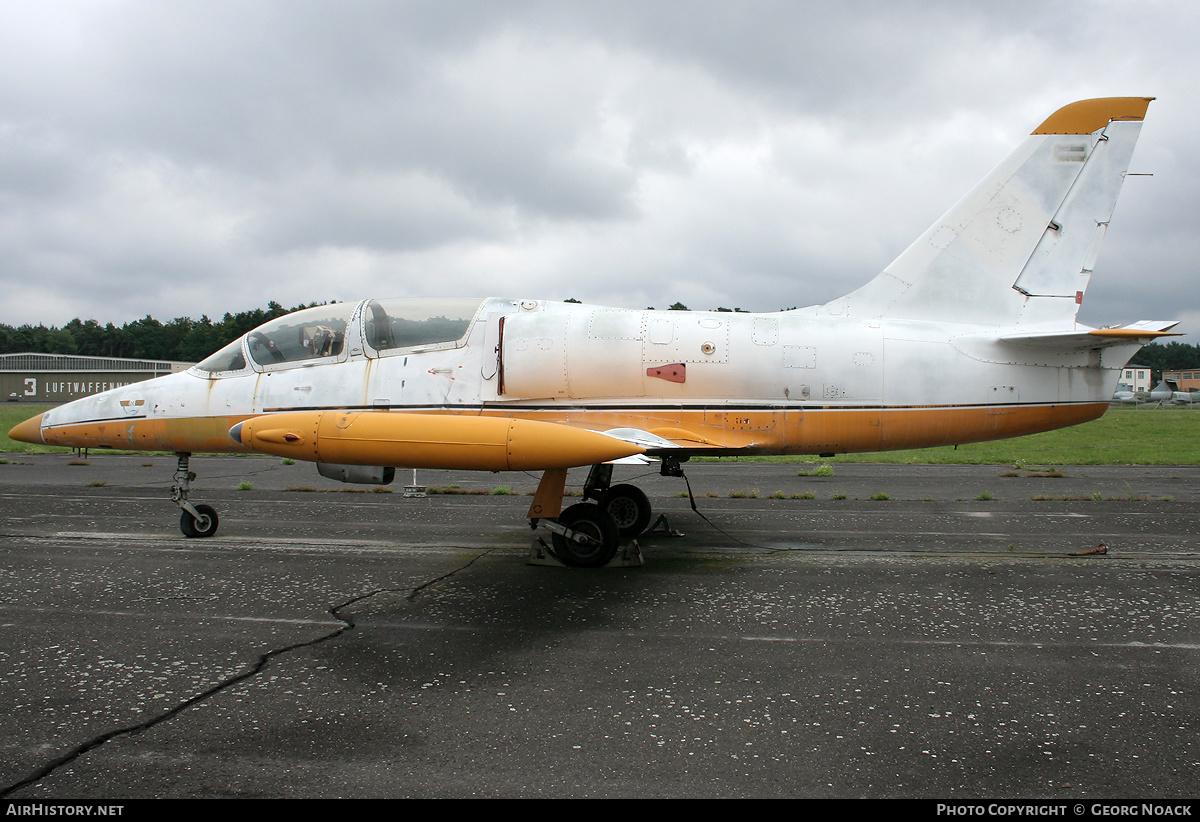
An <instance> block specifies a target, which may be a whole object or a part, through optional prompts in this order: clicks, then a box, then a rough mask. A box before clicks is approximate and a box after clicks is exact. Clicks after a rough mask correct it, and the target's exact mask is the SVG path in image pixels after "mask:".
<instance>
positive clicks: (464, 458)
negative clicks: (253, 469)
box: [229, 411, 645, 471]
mask: <svg viewBox="0 0 1200 822" xmlns="http://www.w3.org/2000/svg"><path fill="white" fill-rule="evenodd" d="M229 435H230V437H232V438H233V440H234V441H235V442H238V443H240V444H242V445H245V446H246V447H248V448H252V449H254V450H255V451H262V452H264V453H267V454H275V455H277V456H282V457H292V458H295V459H303V460H308V461H312V462H318V461H319V462H325V463H336V464H341V465H386V466H393V467H396V468H459V469H467V470H482V471H538V470H545V469H549V468H571V467H575V466H580V465H594V464H597V463H603V462H608V461H609V460H614V459H621V458H622V457H629V456H633V455H634V454H642V453H644V452H645V449H644V448H642V447H641V446H638V445H634V444H632V443H628V442H625V441H624V440H619V439H617V438H615V437H610V436H608V435H606V434H601V433H597V432H595V431H587V430H584V429H579V428H572V427H570V426H566V425H559V424H556V423H548V422H538V421H535V420H523V419H509V418H506V417H467V416H453V417H451V416H444V415H434V414H403V413H392V412H384V411H295V412H286V413H282V414H270V415H266V416H262V417H255V418H253V419H249V420H246V421H245V422H243V423H239V424H238V425H235V426H234V427H233V428H232V429H230V432H229Z"/></svg>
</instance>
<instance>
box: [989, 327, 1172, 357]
mask: <svg viewBox="0 0 1200 822" xmlns="http://www.w3.org/2000/svg"><path fill="white" fill-rule="evenodd" d="M1178 324H1179V321H1178V320H1175V321H1164V320H1142V321H1140V322H1136V323H1131V324H1129V325H1123V326H1120V327H1117V328H1094V329H1091V330H1090V331H1052V332H1042V333H1039V332H1024V333H1019V334H1006V335H1004V336H1003V337H1000V338H999V339H1000V341H1001V342H1006V343H1013V344H1015V345H1027V346H1032V347H1038V348H1048V349H1054V350H1058V351H1084V350H1088V349H1092V348H1106V347H1108V346H1111V345H1126V344H1129V343H1140V344H1143V345H1144V344H1146V343H1148V342H1150V341H1152V340H1154V339H1156V338H1158V337H1179V336H1182V334H1180V333H1178V332H1172V331H1171V330H1170V329H1172V328H1174V327H1175V326H1176V325H1178Z"/></svg>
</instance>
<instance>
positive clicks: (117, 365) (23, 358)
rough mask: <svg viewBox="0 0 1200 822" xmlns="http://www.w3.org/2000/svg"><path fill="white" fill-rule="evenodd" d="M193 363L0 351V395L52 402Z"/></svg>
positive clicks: (66, 399) (58, 401)
mask: <svg viewBox="0 0 1200 822" xmlns="http://www.w3.org/2000/svg"><path fill="white" fill-rule="evenodd" d="M192 365H194V363H190V362H172V361H170V360H126V359H121V358H120V357H81V356H78V355H75V354H33V353H23V354H0V397H3V398H4V399H6V400H8V401H9V402H14V401H19V402H36V403H41V404H43V405H45V404H54V403H60V402H67V401H69V400H74V399H78V398H79V397H86V396H87V395H89V394H99V393H100V392H101V391H108V390H109V389H110V388H120V387H121V386H123V385H129V384H130V383H133V382H141V381H142V380H148V379H151V378H153V377H161V376H164V375H166V374H174V373H176V372H178V371H186V370H187V369H189V368H191V367H192Z"/></svg>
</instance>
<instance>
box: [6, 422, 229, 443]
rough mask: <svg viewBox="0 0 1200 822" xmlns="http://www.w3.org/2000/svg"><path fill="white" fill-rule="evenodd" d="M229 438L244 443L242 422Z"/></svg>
mask: <svg viewBox="0 0 1200 822" xmlns="http://www.w3.org/2000/svg"><path fill="white" fill-rule="evenodd" d="M13 430H14V431H16V430H17V429H16V428H14V429H13ZM10 436H11V435H10ZM229 438H230V439H231V440H233V441H234V442H236V443H237V444H238V445H241V444H242V424H241V423H240V422H239V423H238V424H237V425H235V426H233V428H230V429H229Z"/></svg>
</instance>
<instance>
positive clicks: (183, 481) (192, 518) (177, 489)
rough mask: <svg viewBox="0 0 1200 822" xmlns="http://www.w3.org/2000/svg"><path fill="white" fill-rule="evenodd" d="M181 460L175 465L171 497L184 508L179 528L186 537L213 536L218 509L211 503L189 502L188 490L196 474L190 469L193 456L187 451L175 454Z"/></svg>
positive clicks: (215, 529)
mask: <svg viewBox="0 0 1200 822" xmlns="http://www.w3.org/2000/svg"><path fill="white" fill-rule="evenodd" d="M175 456H176V457H178V458H179V462H178V464H177V465H176V467H175V484H174V485H173V486H171V499H172V500H174V502H175V504H176V505H178V506H179V507H180V508H181V509H183V510H182V512H181V513H180V515H179V530H180V531H183V535H184V536H185V537H211V536H212V535H213V534H215V533H217V510H216V509H215V508H213V507H212V506H211V505H192V504H191V503H190V502H188V492H189V491H190V490H191V487H192V480H194V479H195V478H196V475H195V474H193V473H192V472H191V471H189V470H188V460H189V458H190V457H191V456H192V455H191V454H189V453H186V452H180V453H177V454H176V455H175Z"/></svg>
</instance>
